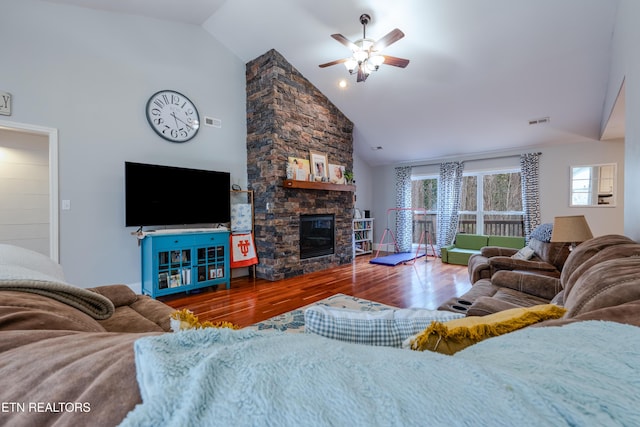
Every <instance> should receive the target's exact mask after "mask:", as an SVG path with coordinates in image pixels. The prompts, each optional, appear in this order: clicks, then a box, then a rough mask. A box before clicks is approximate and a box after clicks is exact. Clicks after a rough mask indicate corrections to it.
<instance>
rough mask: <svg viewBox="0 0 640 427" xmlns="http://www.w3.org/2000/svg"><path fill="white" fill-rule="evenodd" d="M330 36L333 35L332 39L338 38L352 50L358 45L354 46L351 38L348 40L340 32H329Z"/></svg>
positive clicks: (356, 48)
mask: <svg viewBox="0 0 640 427" xmlns="http://www.w3.org/2000/svg"><path fill="white" fill-rule="evenodd" d="M331 37H333V38H334V39H336V40H338V41H339V42H340V43H342V44H343V45H345V46H346V47H348V48H349V49H351V50H352V51H354V52H355V51H356V50H358V46H356V44H355V43H354V42H352V41H351V40H349V39H348V38H346V37H345V36H343V35H342V34H331Z"/></svg>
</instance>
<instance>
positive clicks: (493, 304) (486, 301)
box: [467, 297, 521, 316]
mask: <svg viewBox="0 0 640 427" xmlns="http://www.w3.org/2000/svg"><path fill="white" fill-rule="evenodd" d="M512 308H521V306H519V305H516V304H512V303H510V302H507V301H503V300H499V299H497V298H491V297H480V298H478V299H476V300H475V301H474V302H473V304H471V306H470V307H469V309H468V310H467V316H486V315H488V314H493V313H497V312H499V311H504V310H509V309H512Z"/></svg>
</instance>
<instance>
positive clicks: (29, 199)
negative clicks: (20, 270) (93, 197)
mask: <svg viewBox="0 0 640 427" xmlns="http://www.w3.org/2000/svg"><path fill="white" fill-rule="evenodd" d="M0 200H1V201H2V203H0V243H6V244H12V245H17V246H21V247H23V248H27V249H31V250H33V251H36V252H39V253H41V254H44V255H47V256H50V255H51V254H50V253H49V140H48V138H47V137H46V136H42V135H34V134H30V133H24V132H17V131H10V130H4V129H0Z"/></svg>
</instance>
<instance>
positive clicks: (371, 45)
mask: <svg viewBox="0 0 640 427" xmlns="http://www.w3.org/2000/svg"><path fill="white" fill-rule="evenodd" d="M369 21H371V16H369V15H367V14H362V15H360V23H361V24H362V38H361V39H359V40H356V41H355V42H352V41H350V40H349V39H348V38H346V37H345V36H343V35H342V34H332V35H331V37H332V38H334V39H335V40H337V41H338V42H340V43H342V44H343V45H345V46H347V47H348V48H349V49H351V52H352V55H351V57H349V58H345V59H338V60H335V61H331V62H327V63H326V64H320V68H324V67H329V66H331V65H336V64H340V63H344V66H345V67H346V69H347V71H349V74H351V75H353V74H357V76H358V78H357V80H356V81H357V82H364V81H366V79H367V76H369V75H370V74H371V73H372V72H374V71H378V69H379V68H380V66H381V65H382V64H385V63H386V64H388V65H392V66H394V67H400V68H405V67H406V66H407V65H408V64H409V60H408V59H403V58H396V57H393V56H386V57H385V56H383V55H380V53H379V52H380V51H381V50H382V49H384V48H386V47H387V46H389V45H390V44H393V43H395V42H397V41H398V40H400V39H401V38H403V37H404V33H403V32H402V31H400V30H399V29H398V28H396V29H394V30H392V31H391V32H389V33H388V34H386V35H385V36H384V37H382V38H381V39H379V40H378V41H376V40H374V39H370V38H367V24H368V23H369Z"/></svg>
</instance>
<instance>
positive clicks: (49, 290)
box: [0, 265, 115, 320]
mask: <svg viewBox="0 0 640 427" xmlns="http://www.w3.org/2000/svg"><path fill="white" fill-rule="evenodd" d="M2 290H6V291H21V292H31V293H34V294H39V295H43V296H46V297H49V298H52V299H55V300H57V301H60V302H62V303H65V304H67V305H70V306H72V307H75V308H77V309H78V310H80V311H82V312H84V313H86V314H88V315H89V316H91V317H93V318H94V319H98V320H104V319H108V318H109V317H111V315H112V314H113V312H114V311H115V308H114V306H113V303H112V302H111V300H109V299H108V298H107V297H105V296H103V295H100V294H98V293H96V292H92V291H90V290H88V289H83V288H79V287H77V286H72V285H69V284H68V283H64V282H61V281H60V280H59V279H57V278H54V277H51V276H49V275H47V274H44V273H41V272H39V271H34V270H30V269H28V268H25V267H22V266H17V265H2V266H1V268H0V291H2Z"/></svg>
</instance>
